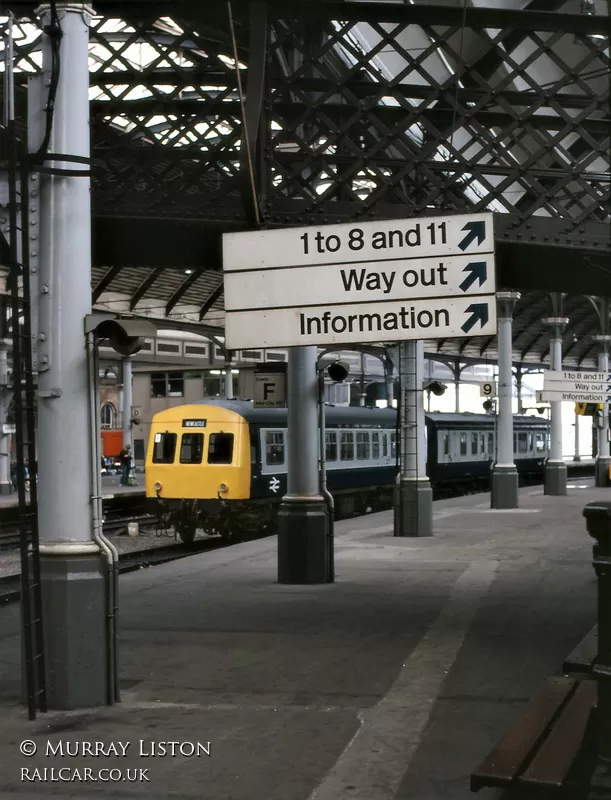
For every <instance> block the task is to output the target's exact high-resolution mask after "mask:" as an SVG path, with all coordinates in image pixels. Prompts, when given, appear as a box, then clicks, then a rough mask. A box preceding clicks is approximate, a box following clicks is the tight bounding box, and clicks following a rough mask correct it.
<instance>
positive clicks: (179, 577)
mask: <svg viewBox="0 0 611 800" xmlns="http://www.w3.org/2000/svg"><path fill="white" fill-rule="evenodd" d="M569 485H570V487H571V488H570V489H569V493H568V495H567V496H566V497H545V496H544V495H543V493H542V489H540V488H539V489H537V488H530V489H524V490H521V492H520V504H521V507H520V508H519V509H518V510H511V511H491V510H490V508H489V497H488V495H472V496H470V497H464V498H460V499H456V500H446V501H440V502H437V503H435V505H434V513H435V523H434V531H435V532H434V536H433V537H432V538H427V539H421V540H418V539H396V538H393V536H392V514H391V512H383V513H381V514H376V515H370V516H366V517H361V518H358V519H354V520H346V521H343V522H341V523H338V524H337V531H336V536H337V538H336V571H337V582H336V583H335V584H334V585H325V586H285V585H279V584H277V583H276V542H275V539H266V540H260V541H257V542H249V543H245V544H241V545H237V546H234V547H231V548H226V549H223V550H218V551H214V552H210V553H205V554H201V555H197V556H194V557H192V558H189V559H183V560H180V561H177V562H174V563H172V564H166V565H161V566H158V567H155V568H153V569H148V570H142V571H140V572H136V573H132V574H129V575H125V576H122V578H121V586H122V601H121V602H122V605H121V616H120V622H121V648H120V656H121V678H122V698H123V701H122V703H121V704H119V705H117V706H115V707H112V708H105V709H97V710H87V711H79V712H70V713H66V712H63V713H62V712H51V713H48V714H42V715H40V716H39V718H38V720H37V721H36V722H34V723H30V722H28V721H27V719H26V718H25V713H24V710H23V708H22V707H20V706H19V705H18V692H19V635H18V626H19V611H18V608H16V607H14V606H9V607H6V608H3V609H0V708H1V711H0V797H2V798H5V797H6V798H12V797H20V798H24V799H25V798H28V799H31V800H34V799H36V800H39V798H41V797H42V796H43V795H44V794H46V793H49V792H52V793H53V795H54V796H55V797H60V798H89V797H94V798H95V797H100V796H109V797H113V798H124V799H127V798H137V797H142V798H148V799H150V800H157V799H158V798H159V800H160V799H161V798H173V799H174V800H195V798H197V800H344V799H346V800H408V798H409V800H442V799H443V800H458V799H459V798H460V799H461V800H466V799H467V798H470V797H473V796H474V795H472V794H471V793H470V792H469V788H468V779H469V773H470V772H471V771H472V770H473V769H474V768H475V767H476V766H477V765H478V763H479V762H480V760H481V759H482V758H483V757H484V756H485V755H486V753H487V752H488V750H489V749H490V748H491V747H492V746H493V745H494V744H495V742H496V741H497V740H498V739H499V738H500V737H501V736H502V735H503V734H504V732H505V730H506V728H507V726H508V725H509V724H510V722H511V721H512V720H513V719H514V718H515V716H516V715H517V714H518V713H519V712H520V710H521V709H522V708H523V707H524V704H525V703H526V702H527V701H528V699H529V698H530V697H531V695H532V694H533V693H534V692H535V691H536V689H537V688H538V686H539V684H540V683H541V682H542V681H543V680H544V679H545V678H546V677H547V676H548V675H551V674H554V673H557V672H558V671H559V670H560V669H561V667H562V660H563V658H564V657H565V656H566V655H567V654H568V653H569V652H570V650H571V649H572V648H573V647H574V646H575V645H576V644H577V642H578V641H579V640H580V639H581V638H582V637H583V636H584V635H585V633H586V632H587V631H588V630H589V629H590V628H591V626H592V625H593V624H594V622H595V578H594V573H593V570H592V567H591V563H590V560H591V542H590V540H589V537H588V535H587V533H586V530H585V526H584V520H583V517H582V509H583V506H584V505H585V503H587V502H589V501H591V500H595V499H600V498H603V497H605V498H607V497H609V491H608V490H605V489H594V488H592V484H591V481H587V480H579V481H575V482H570V483H569ZM578 487H583V488H578ZM26 741H30V742H33V743H34V746H35V747H36V748H37V752H36V754H35V755H33V756H29V755H22V754H21V753H20V743H22V742H26ZM98 742H99V743H100V745H96V743H98ZM141 742H142V743H141ZM164 742H177V743H182V744H181V745H179V744H176V745H172V746H168V745H166V747H165V749H166V753H167V750H168V747H174V748H175V750H176V755H174V756H173V755H168V754H166V755H161V754H160V751H161V750H162V749H163V747H162V743H164ZM153 743H155V744H153ZM198 743H199V744H200V748H199V753H197V749H198ZM85 745H86V746H85ZM111 745H113V746H114V749H113V747H111ZM21 746H22V747H24V748H25V750H27V749H28V748H32V747H33V745H32V744H31V743H30V744H28V743H26V744H25V745H21ZM96 746H97V747H98V748H99V749H98V755H97V756H94V755H91V752H94V753H95V748H96ZM58 748H59V749H58ZM74 748H76V749H77V750H78V754H77V755H71V754H72V753H74V752H75V750H74ZM79 748H80V749H79ZM83 748H85V750H86V751H88V752H85V754H84V753H83ZM153 748H156V750H155V752H157V753H158V755H157V756H155V757H153V756H152V755H151V753H152V752H154V750H153ZM202 748H203V749H202ZM181 750H182V753H181ZM207 750H209V755H208V754H207V753H206V752H205V751H207ZM191 752H194V754H193V755H190V754H191ZM123 753H125V755H122V754H123ZM45 768H46V769H47V772H46V773H44V771H43V770H44V769H45ZM61 768H64V769H67V770H68V771H67V772H64V773H63V777H64V780H63V781H62V780H61V779H60V780H58V778H60V775H59V772H58V770H59V769H61ZM85 768H88V769H89V770H90V772H89V773H85ZM51 769H55V773H52V772H51ZM104 769H108V770H110V769H114V770H118V772H115V773H114V778H115V779H116V780H115V781H114V782H105V781H104V777H109V773H104V774H103V776H102V777H101V778H100V773H99V771H100V770H104ZM128 769H129V770H130V772H129V773H128V772H127V770H128ZM22 770H27V772H23V773H22ZM35 770H38V772H36V771H35ZM138 770H145V772H144V774H139V773H138ZM42 778H46V779H47V780H46V782H45V781H43V780H41V779H42ZM53 778H55V779H56V780H55V781H53ZM83 778H86V779H87V780H86V782H84V781H83ZM94 778H98V781H97V782H94V780H93V779H94ZM477 796H478V798H480V800H491V798H497V797H499V796H500V795H499V793H498V792H496V791H486V790H482V791H481V792H480V793H479V794H478V795H477Z"/></svg>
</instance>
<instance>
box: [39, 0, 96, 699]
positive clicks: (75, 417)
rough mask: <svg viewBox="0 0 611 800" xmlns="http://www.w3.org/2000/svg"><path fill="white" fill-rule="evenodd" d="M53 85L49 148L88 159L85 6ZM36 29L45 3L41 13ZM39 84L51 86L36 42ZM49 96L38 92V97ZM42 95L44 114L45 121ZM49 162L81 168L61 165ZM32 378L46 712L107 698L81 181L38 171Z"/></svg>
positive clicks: (69, 10)
mask: <svg viewBox="0 0 611 800" xmlns="http://www.w3.org/2000/svg"><path fill="white" fill-rule="evenodd" d="M57 11H58V16H59V22H60V26H61V32H62V38H61V39H60V41H59V63H60V70H59V81H58V84H57V94H56V98H55V106H54V113H53V126H52V133H51V138H50V141H49V147H48V152H49V153H54V154H62V155H75V156H80V157H83V158H88V157H89V137H90V131H89V64H88V59H89V55H88V45H89V24H90V21H91V17H92V15H93V10H92V9H91V8H90V7H89V6H87V5H85V4H84V3H62V2H58V3H57ZM38 13H39V15H40V16H41V18H42V24H43V26H48V25H49V24H50V23H51V21H52V20H51V14H50V6H49V5H48V4H43V5H41V6H40V8H39V10H38ZM42 47H43V61H42V64H43V77H44V85H45V86H46V87H48V86H49V85H50V84H51V83H52V79H51V72H52V70H51V65H52V57H51V56H52V53H51V43H50V38H49V36H48V35H47V33H43V36H42ZM45 95H46V92H45ZM46 104H47V98H46V96H45V97H44V98H43V104H42V107H41V108H40V112H39V113H40V115H41V116H43V117H46V113H45V106H46ZM55 159H56V160H54V161H52V162H48V165H49V166H52V167H54V168H61V169H65V170H78V169H80V170H87V169H88V167H87V166H86V165H84V164H83V165H78V164H75V163H74V162H71V161H69V162H62V161H61V159H57V155H56V156H55ZM40 234H41V247H40V273H39V274H40V282H39V286H40V295H39V297H38V301H37V299H36V298H35V297H34V298H32V301H33V302H38V313H39V328H40V333H41V336H44V340H41V342H40V348H39V362H38V363H39V374H38V440H39V454H38V470H39V487H38V524H39V531H40V553H41V557H40V569H41V590H42V607H43V610H44V611H43V628H44V639H45V664H46V668H47V699H48V706H49V708H50V709H69V708H77V707H83V706H97V705H104V704H105V703H106V702H107V682H108V681H109V678H110V676H109V675H108V674H107V673H108V669H107V665H108V646H109V639H108V627H107V614H108V610H107V571H106V563H105V559H104V558H103V556H102V555H101V553H100V548H99V546H98V544H97V543H96V542H95V541H94V538H93V523H92V505H91V504H92V492H93V488H92V486H91V463H92V461H91V459H92V446H93V436H94V434H93V432H92V431H91V428H90V407H89V397H90V393H89V388H90V387H89V375H88V368H87V351H86V347H85V329H84V322H85V317H86V316H87V315H88V314H90V313H91V210H90V195H89V178H88V177H72V176H66V175H61V176H59V175H45V174H44V173H43V174H42V175H41V211H40Z"/></svg>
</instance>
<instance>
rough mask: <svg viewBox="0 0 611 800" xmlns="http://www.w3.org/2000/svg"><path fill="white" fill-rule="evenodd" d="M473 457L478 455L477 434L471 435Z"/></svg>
mask: <svg viewBox="0 0 611 800" xmlns="http://www.w3.org/2000/svg"><path fill="white" fill-rule="evenodd" d="M471 455H472V456H476V455H477V433H472V434H471Z"/></svg>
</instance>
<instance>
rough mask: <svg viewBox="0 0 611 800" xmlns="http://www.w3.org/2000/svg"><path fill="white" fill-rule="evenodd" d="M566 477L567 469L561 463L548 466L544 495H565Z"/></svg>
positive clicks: (546, 468)
mask: <svg viewBox="0 0 611 800" xmlns="http://www.w3.org/2000/svg"><path fill="white" fill-rule="evenodd" d="M566 477H567V469H566V466H565V465H564V464H561V463H559V462H553V463H548V464H546V465H545V478H544V488H543V494H549V495H556V496H558V495H565V494H566Z"/></svg>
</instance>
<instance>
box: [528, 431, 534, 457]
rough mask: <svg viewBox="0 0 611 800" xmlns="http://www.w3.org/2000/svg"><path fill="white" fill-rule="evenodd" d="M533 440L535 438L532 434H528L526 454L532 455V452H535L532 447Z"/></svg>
mask: <svg viewBox="0 0 611 800" xmlns="http://www.w3.org/2000/svg"><path fill="white" fill-rule="evenodd" d="M534 438H535V437H534V434H532V433H529V434H528V452H529V453H534V451H535V445H534V441H533V440H534Z"/></svg>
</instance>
